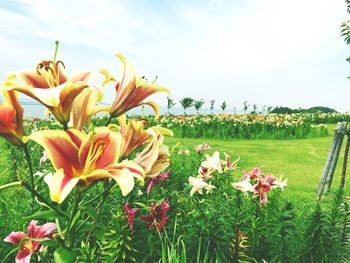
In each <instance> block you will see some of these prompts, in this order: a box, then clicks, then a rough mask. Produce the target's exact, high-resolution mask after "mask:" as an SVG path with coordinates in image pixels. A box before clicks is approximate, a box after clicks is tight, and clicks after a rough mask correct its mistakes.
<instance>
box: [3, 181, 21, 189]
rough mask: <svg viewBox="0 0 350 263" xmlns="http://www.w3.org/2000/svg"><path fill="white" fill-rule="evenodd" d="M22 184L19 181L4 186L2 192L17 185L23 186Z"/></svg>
mask: <svg viewBox="0 0 350 263" xmlns="http://www.w3.org/2000/svg"><path fill="white" fill-rule="evenodd" d="M21 184H22V182H21V181H18V182H13V183H8V184H4V185H2V186H0V190H3V189H6V188H10V187H12V186H17V185H21Z"/></svg>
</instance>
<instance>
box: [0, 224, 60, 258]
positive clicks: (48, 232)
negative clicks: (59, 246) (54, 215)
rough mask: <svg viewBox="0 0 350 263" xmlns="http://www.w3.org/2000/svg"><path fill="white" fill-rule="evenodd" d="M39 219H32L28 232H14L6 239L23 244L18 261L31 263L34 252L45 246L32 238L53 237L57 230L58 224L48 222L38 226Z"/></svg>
mask: <svg viewBox="0 0 350 263" xmlns="http://www.w3.org/2000/svg"><path fill="white" fill-rule="evenodd" d="M37 223H38V221H36V220H32V221H31V222H30V223H29V226H28V231H27V234H26V233H24V232H12V233H11V234H9V235H8V236H7V237H6V238H5V239H4V241H5V242H9V243H12V244H15V245H19V244H20V245H21V248H20V250H19V251H18V253H17V256H16V263H29V262H30V258H31V256H32V254H34V253H36V252H38V251H39V249H40V248H41V247H42V246H43V244H41V243H40V242H39V241H35V240H32V239H36V238H48V239H49V238H51V236H52V234H53V233H54V232H55V231H56V224H54V223H46V224H44V225H42V226H37V225H36V224H37Z"/></svg>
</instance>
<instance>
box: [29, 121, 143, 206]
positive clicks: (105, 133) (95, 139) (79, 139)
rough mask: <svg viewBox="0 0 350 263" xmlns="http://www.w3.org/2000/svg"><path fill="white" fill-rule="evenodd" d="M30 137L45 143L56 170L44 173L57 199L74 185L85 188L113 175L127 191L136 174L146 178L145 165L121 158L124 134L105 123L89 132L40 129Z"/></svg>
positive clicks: (132, 185) (53, 198)
mask: <svg viewBox="0 0 350 263" xmlns="http://www.w3.org/2000/svg"><path fill="white" fill-rule="evenodd" d="M30 139H32V140H34V141H35V142H37V143H39V144H40V145H41V146H43V147H44V149H45V151H46V152H47V155H48V157H49V159H50V161H51V162H52V164H53V166H54V168H55V170H56V172H55V173H54V174H49V175H47V176H46V177H45V182H46V183H47V184H48V186H49V189H50V196H51V199H52V200H53V201H55V202H58V203H62V202H63V201H64V199H65V198H66V197H67V196H68V194H69V193H70V192H71V191H72V189H73V188H74V187H75V186H77V187H78V188H79V189H81V188H86V187H88V186H90V185H91V184H93V183H95V182H97V181H100V180H106V179H110V178H112V179H114V180H115V181H116V182H117V183H118V184H119V187H120V188H121V191H122V194H123V195H127V194H128V193H129V192H130V191H131V190H132V189H133V187H134V177H136V178H138V179H139V180H143V177H144V170H143V168H142V167H140V166H139V165H137V164H136V163H135V162H132V161H122V162H119V159H120V153H121V141H122V135H121V134H120V133H118V132H113V131H111V130H109V129H108V128H106V127H100V128H97V129H95V131H94V132H91V133H89V134H88V135H86V134H84V133H83V132H80V131H78V130H75V129H69V130H66V131H62V130H55V131H38V132H36V133H33V134H32V135H30Z"/></svg>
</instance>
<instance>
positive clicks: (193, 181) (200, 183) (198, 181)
mask: <svg viewBox="0 0 350 263" xmlns="http://www.w3.org/2000/svg"><path fill="white" fill-rule="evenodd" d="M188 183H189V184H190V185H191V186H192V189H191V192H190V196H193V194H194V193H196V192H198V193H200V194H203V189H205V190H207V194H208V193H210V192H212V190H213V189H214V188H215V186H214V185H211V184H210V183H209V184H208V183H206V182H204V180H203V179H202V178H201V177H197V178H196V177H193V176H190V177H189V178H188Z"/></svg>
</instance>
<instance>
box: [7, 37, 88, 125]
mask: <svg viewBox="0 0 350 263" xmlns="http://www.w3.org/2000/svg"><path fill="white" fill-rule="evenodd" d="M57 45H58V43H56V50H55V57H56V53H57V47H58V46H57ZM55 57H54V60H53V61H51V60H49V61H45V60H43V61H41V62H40V63H39V64H38V65H37V67H36V68H35V70H33V71H23V72H20V73H18V77H19V78H20V79H21V80H23V81H24V82H25V83H26V85H12V86H9V87H6V88H5V89H10V90H16V91H19V92H21V93H24V94H26V95H27V96H29V97H31V98H33V99H34V100H36V101H38V102H40V103H41V104H43V105H44V106H45V107H47V108H48V109H49V110H50V111H51V112H52V114H53V115H54V116H55V117H56V119H57V120H58V121H59V122H61V123H62V124H63V125H65V126H66V125H67V123H68V122H69V118H70V113H71V109H72V105H73V101H74V99H75V98H76V97H77V96H78V95H79V94H80V93H81V92H82V90H84V89H85V88H87V87H88V84H87V83H86V81H87V80H89V78H90V77H91V75H92V73H93V72H92V71H84V72H81V73H79V74H77V75H75V76H74V77H72V78H71V79H69V78H68V76H67V74H66V71H65V65H64V64H63V62H62V61H56V58H55Z"/></svg>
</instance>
